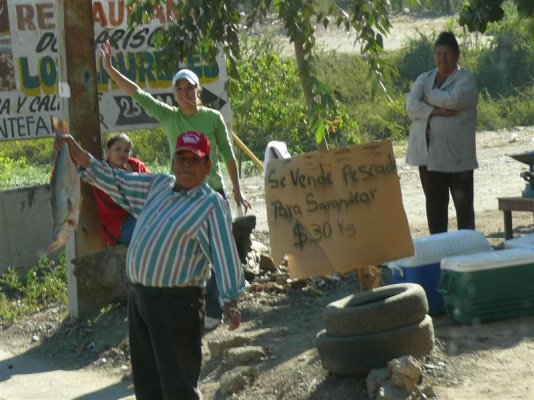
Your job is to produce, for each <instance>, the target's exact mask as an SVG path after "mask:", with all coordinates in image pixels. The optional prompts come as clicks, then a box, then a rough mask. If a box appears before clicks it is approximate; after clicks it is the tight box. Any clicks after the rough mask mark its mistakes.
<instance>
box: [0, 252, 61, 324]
mask: <svg viewBox="0 0 534 400" xmlns="http://www.w3.org/2000/svg"><path fill="white" fill-rule="evenodd" d="M66 271H67V263H66V259H65V256H64V255H61V256H60V261H59V264H56V263H55V262H54V261H52V260H50V259H49V258H48V257H46V256H44V257H42V258H40V259H39V261H38V262H37V264H36V265H35V266H34V267H32V268H31V269H30V270H29V271H28V272H27V273H26V274H24V275H22V276H20V275H18V274H17V272H16V271H15V270H14V269H13V268H9V269H8V270H7V271H5V272H3V273H2V274H1V275H0V325H2V326H6V325H9V324H11V323H12V322H13V321H15V320H17V319H18V318H20V317H21V316H23V315H28V314H33V313H36V312H38V311H41V310H43V309H46V308H49V307H50V306H51V305H53V304H64V305H66V304H67V275H66Z"/></svg>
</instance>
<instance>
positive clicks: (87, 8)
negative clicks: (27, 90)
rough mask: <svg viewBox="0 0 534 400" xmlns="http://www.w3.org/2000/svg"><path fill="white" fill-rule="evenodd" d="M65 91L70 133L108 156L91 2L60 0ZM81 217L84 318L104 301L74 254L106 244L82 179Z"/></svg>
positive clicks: (75, 302) (78, 300)
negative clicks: (95, 295) (87, 286)
mask: <svg viewBox="0 0 534 400" xmlns="http://www.w3.org/2000/svg"><path fill="white" fill-rule="evenodd" d="M57 4H58V63H59V64H60V65H59V71H60V73H59V80H58V81H59V93H60V97H61V99H62V102H61V110H62V113H63V118H64V119H66V120H68V121H69V129H70V133H71V134H72V136H74V138H75V139H76V140H77V141H78V142H79V143H80V144H81V145H82V147H83V148H85V149H87V150H88V151H89V152H90V153H91V154H93V155H94V156H95V157H97V158H100V159H101V158H102V143H101V134H100V113H99V108H98V89H97V79H96V61H95V51H96V49H95V44H94V27H93V11H92V1H91V0H77V1H72V0H57ZM81 190H82V203H81V210H80V220H79V224H78V229H77V230H76V234H75V238H74V242H73V241H72V240H71V241H70V242H69V243H68V244H67V248H66V252H67V263H68V264H67V285H68V296H69V312H70V315H71V317H73V318H83V317H85V316H88V315H91V314H94V313H95V312H96V311H98V305H97V304H96V303H95V302H94V300H93V299H92V296H91V293H87V290H84V288H83V287H80V286H79V285H78V284H77V280H76V277H75V276H74V274H73V270H74V267H73V265H72V263H71V260H72V259H73V258H77V257H81V256H84V255H86V254H89V253H92V252H94V251H97V250H100V249H102V248H103V247H105V243H104V241H103V240H102V239H101V237H100V235H99V234H98V215H97V211H96V202H95V200H94V197H93V195H92V192H91V187H90V186H89V185H87V184H85V183H83V182H82V189H81Z"/></svg>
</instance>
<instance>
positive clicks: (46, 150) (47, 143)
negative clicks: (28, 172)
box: [0, 137, 55, 165]
mask: <svg viewBox="0 0 534 400" xmlns="http://www.w3.org/2000/svg"><path fill="white" fill-rule="evenodd" d="M54 157H55V154H54V138H51V137H48V138H39V139H31V140H10V141H0V158H11V159H13V160H23V159H24V160H27V161H28V164H31V165H51V164H52V163H53V162H54Z"/></svg>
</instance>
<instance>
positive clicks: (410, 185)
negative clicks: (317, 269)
mask: <svg viewBox="0 0 534 400" xmlns="http://www.w3.org/2000/svg"><path fill="white" fill-rule="evenodd" d="M477 141H478V156H479V164H480V168H479V169H478V170H477V171H476V173H475V210H476V224H477V229H478V230H480V231H482V232H484V234H485V235H486V237H487V238H488V240H489V241H490V243H491V244H492V245H493V246H494V247H497V248H498V247H501V246H502V244H503V241H504V233H503V216H502V213H501V212H500V211H498V209H497V198H498V197H501V196H503V197H506V196H519V195H520V194H521V191H522V190H523V188H524V186H525V182H524V181H523V180H522V178H520V176H519V175H520V172H521V171H524V170H526V166H525V165H523V164H521V163H519V162H517V161H515V160H513V159H512V158H511V157H509V156H508V155H509V154H516V153H522V152H525V151H533V150H534V127H532V128H529V127H520V128H516V129H513V130H509V131H506V130H503V131H498V132H479V133H478V139H477ZM395 155H396V158H397V167H398V171H399V175H400V182H401V188H402V195H403V203H404V208H405V210H406V214H407V217H408V221H409V224H410V229H411V233H412V236H414V237H416V236H422V235H426V234H427V233H428V231H427V228H426V220H425V213H424V200H423V195H422V191H421V187H420V184H419V179H418V175H417V171H416V170H415V169H414V168H411V167H407V166H406V165H405V164H404V161H403V157H404V148H403V147H402V146H396V147H395ZM243 186H244V191H245V193H246V195H247V197H248V198H249V200H250V201H251V203H252V205H253V213H254V214H255V215H256V216H257V228H256V231H255V233H254V236H255V240H256V241H258V242H263V243H268V241H267V239H268V230H267V222H266V217H265V204H264V195H263V182H262V179H261V178H260V177H255V178H246V179H244V180H243ZM449 215H450V216H451V220H450V228H451V229H455V219H454V210H453V209H452V208H451V209H450V213H449ZM513 218H514V234H515V235H520V234H525V233H529V232H532V231H533V230H534V226H533V216H532V215H531V214H530V213H514V215H513ZM286 278H287V276H285V275H284V273H283V271H282V272H279V273H278V274H277V275H275V276H272V277H271V278H270V279H271V281H275V282H278V283H279V284H278V285H272V287H271V289H270V290H260V291H254V292H250V293H248V294H246V295H245V296H244V298H243V301H242V302H241V308H242V312H243V323H242V326H241V327H240V329H239V330H238V331H237V332H236V334H239V335H242V336H244V337H246V338H247V339H248V341H249V344H252V345H258V346H263V347H264V348H265V349H266V352H267V354H268V356H267V357H266V358H265V359H264V360H262V361H261V362H260V363H259V364H257V365H256V367H257V371H258V374H257V378H256V379H255V381H254V382H252V383H250V384H248V385H247V386H246V387H245V388H244V389H243V390H242V391H240V392H239V393H237V394H235V395H233V396H225V395H223V394H222V393H220V391H219V390H218V389H219V378H220V376H221V374H222V373H223V372H224V371H226V369H227V366H225V365H224V364H223V363H221V359H220V358H217V357H213V358H212V357H211V356H210V353H209V349H208V346H207V343H208V342H209V341H210V340H212V339H217V338H221V337H224V336H227V335H230V334H231V333H230V332H229V331H228V330H227V329H226V327H224V326H221V327H218V328H217V329H215V330H214V331H212V332H209V333H208V334H207V335H206V336H205V338H204V341H203V354H204V363H203V368H202V375H201V382H200V388H201V390H202V392H203V394H204V398H205V399H207V400H212V399H216V400H220V399H229V398H232V399H241V400H256V399H258V398H263V399H336V400H337V399H355V400H364V399H367V398H368V396H367V392H366V384H365V379H364V378H363V377H356V376H338V375H333V374H329V373H328V372H327V371H326V370H324V369H323V368H322V366H321V363H320V360H319V357H318V354H317V351H316V349H315V343H314V338H315V334H316V333H317V332H318V331H319V330H321V329H322V328H323V322H322V315H321V310H322V309H323V307H324V306H325V305H326V304H328V303H330V302H331V301H333V300H336V299H339V298H341V297H343V296H345V295H347V294H349V293H351V292H354V291H355V290H357V289H358V283H357V281H356V279H355V275H354V274H347V275H342V276H334V277H326V278H324V279H314V280H305V281H302V282H296V283H293V284H292V285H288V284H287V280H286ZM65 316H66V314H65V310H64V309H63V308H61V307H57V308H55V309H51V310H46V311H44V312H42V313H38V314H36V315H34V316H31V317H29V318H27V319H25V320H23V321H20V322H19V323H17V324H14V325H12V326H10V327H6V328H5V329H3V330H1V331H0V399H10V400H11V399H72V398H79V399H93V400H97V399H102V400H104V399H119V398H120V399H132V398H133V390H132V387H131V380H130V378H129V362H128V360H129V359H128V347H127V340H126V331H127V330H126V318H125V307H124V306H120V305H119V306H116V307H115V308H113V309H112V310H111V311H109V312H107V313H105V314H103V315H101V316H100V317H98V318H95V319H94V320H91V321H88V322H84V323H74V322H70V321H69V320H68V319H65ZM433 323H434V328H435V334H436V347H435V349H434V350H433V351H432V353H431V354H430V355H429V356H427V357H425V358H424V360H423V361H424V379H423V383H424V384H426V385H429V386H431V387H432V388H433V390H434V392H435V394H436V397H437V398H439V399H445V400H457V399H529V398H534V383H533V382H534V364H533V362H532V360H533V359H534V317H531V318H522V319H512V320H507V321H500V322H495V323H488V324H483V325H477V326H469V325H457V324H454V323H452V322H450V321H449V320H448V318H447V317H446V316H439V317H435V318H433ZM38 373H39V374H38ZM68 374H73V375H68Z"/></svg>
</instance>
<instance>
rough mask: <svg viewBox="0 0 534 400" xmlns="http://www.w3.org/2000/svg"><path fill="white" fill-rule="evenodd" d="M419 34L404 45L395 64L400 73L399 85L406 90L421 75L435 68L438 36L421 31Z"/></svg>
mask: <svg viewBox="0 0 534 400" xmlns="http://www.w3.org/2000/svg"><path fill="white" fill-rule="evenodd" d="M417 34H418V36H417V37H415V38H410V39H409V40H408V41H407V42H405V43H404V46H403V47H402V49H401V50H400V53H399V54H398V55H397V57H396V62H395V63H394V65H395V66H396V67H397V70H398V72H399V81H398V82H397V84H398V85H400V86H401V87H404V88H409V85H411V83H412V82H413V81H415V79H416V78H417V77H418V76H419V74H421V73H423V72H424V71H428V70H430V69H432V68H434V42H435V40H436V37H435V36H436V34H435V33H434V34H432V35H425V34H423V33H421V32H420V31H417Z"/></svg>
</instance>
